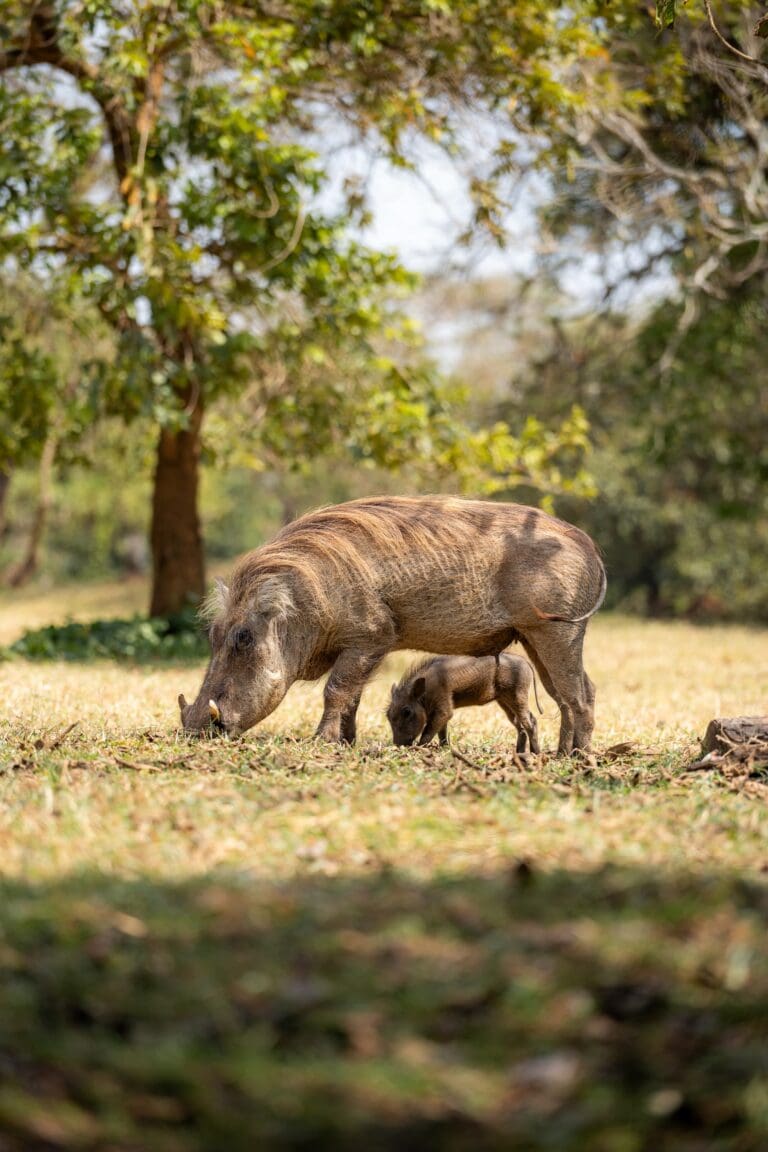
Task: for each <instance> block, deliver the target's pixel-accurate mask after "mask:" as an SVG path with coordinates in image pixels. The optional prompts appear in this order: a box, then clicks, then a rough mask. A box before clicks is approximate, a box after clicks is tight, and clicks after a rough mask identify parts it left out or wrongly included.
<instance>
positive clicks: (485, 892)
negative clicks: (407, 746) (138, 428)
mask: <svg viewBox="0 0 768 1152" xmlns="http://www.w3.org/2000/svg"><path fill="white" fill-rule="evenodd" d="M142 594H143V589H142V588H141V587H140V586H139V585H133V586H131V588H130V590H129V595H128V601H126V597H125V589H124V588H123V587H122V586H119V585H114V586H109V587H107V586H104V587H102V588H98V589H90V590H89V589H78V590H76V591H69V590H64V591H59V592H57V593H56V594H50V595H47V596H45V595H42V594H36V595H30V596H28V597H22V596H16V597H14V599H13V600H11V599H10V598H5V599H3V600H2V601H0V641H4V642H7V641H10V640H12V639H14V638H15V636H16V635H18V633H19V632H20V631H21V630H22V629H23V628H24V627H26V626H30V625H37V624H40V623H43V622H47V621H50V620H63V619H64V618H65V617H66V616H68V615H71V616H78V617H87V616H88V615H90V614H94V615H95V614H99V615H108V614H110V613H112V612H114V613H115V614H118V613H123V614H124V613H125V612H126V611H131V610H134V608H136V607H138V606H139V605H140V601H141V597H142ZM126 603H128V607H127V608H126ZM404 663H405V657H403V656H398V657H396V658H392V659H391V661H390V662H389V664H388V665H387V667H385V668H384V670H383V671H382V672H381V673H380V674H379V675H378V676H377V678H376V680H375V681H374V682H373V683H372V684H371V685H370V686H369V688H368V689H367V691H366V695H365V696H364V699H363V705H362V708H361V716H360V724H359V730H360V737H359V743H358V745H357V746H356V747H355V748H354V749H341V750H339V749H335V748H329V747H328V746H325V745H322V744H319V743H317V742H316V741H314V740H313V739H312V738H311V734H312V731H313V727H314V724H315V723H316V721H317V718H318V716H319V711H320V695H321V687H320V686H319V685H296V686H294V688H293V689H292V690H291V691H290V693H289V695H288V697H287V698H286V700H285V701H284V703H283V705H282V706H281V708H280V709H279V710H278V711H277V712H276V713H275V714H274V715H273V716H272V717H270V718H269V720H268V721H266V722H265V723H264V724H263V725H261V726H259V728H258V729H255V730H254V731H252V732H250V733H247V734H246V735H245V736H244V737H243V738H242V739H240V740H237V741H225V740H216V741H208V740H204V741H194V742H191V741H188V740H186V739H184V738H183V737H182V736H181V735H180V734H179V732H178V730H177V728H176V724H177V714H176V710H175V699H176V696H177V694H178V693H179V692H180V691H183V692H185V693H186V695H187V697H188V698H191V696H192V695H193V694H194V693H195V691H196V688H197V686H198V684H199V680H200V676H201V671H202V669H201V668H200V667H198V666H196V667H190V666H178V665H176V666H167V665H166V666H142V667H135V666H130V665H120V664H115V663H106V662H104V663H87V664H74V663H44V662H40V663H32V662H25V661H21V660H11V661H8V662H6V663H3V664H0V683H1V685H2V699H3V718H2V721H0V869H2V888H3V892H2V910H0V963H2V965H3V970H4V977H3V983H2V985H1V986H0V1064H1V1065H2V1068H3V1075H2V1077H0V1148H2V1149H5V1148H10V1149H16V1148H19V1149H22V1148H23V1149H27V1148H41V1149H42V1148H67V1149H68V1148H72V1149H116V1150H121V1152H122V1150H126V1152H127V1150H133V1149H137V1150H139V1149H161V1150H165V1149H168V1150H169V1152H176V1150H179V1152H188V1150H189V1152H193V1150H194V1152H196V1150H198V1149H199V1150H201V1152H202V1150H206V1152H207V1150H209V1149H210V1150H218V1149H223V1148H226V1149H228V1150H229V1149H241V1148H242V1149H243V1150H246V1149H248V1150H250V1149H255V1148H259V1149H260V1148H273V1147H274V1148H286V1149H288V1148H290V1149H293V1148H325V1147H328V1148H333V1149H336V1148H341V1149H347V1148H348V1149H353V1148H361V1147H366V1148H374V1149H377V1148H381V1149H388V1148H390V1147H392V1148H394V1147H395V1146H397V1147H398V1148H410V1147H413V1148H416V1147H417V1146H418V1147H420V1148H421V1147H429V1148H441V1149H442V1148H445V1149H450V1150H451V1152H453V1150H454V1149H461V1150H464V1149H467V1150H469V1149H486V1148H488V1149H500V1150H501V1149H509V1148H520V1149H557V1150H558V1152H559V1150H563V1152H576V1150H579V1152H580V1150H582V1149H584V1150H585V1152H586V1150H589V1152H592V1150H595V1152H644V1150H645V1149H646V1148H648V1149H650V1148H651V1147H653V1148H654V1149H662V1150H665V1149H670V1150H673V1149H674V1150H675V1152H677V1150H682V1152H688V1150H690V1152H699V1150H701V1152H705V1150H707V1152H708V1150H710V1149H718V1150H719V1149H723V1150H728V1152H751V1150H753V1149H754V1150H755V1152H757V1150H758V1149H764V1148H765V1147H768V946H767V945H766V928H768V887H766V883H765V880H766V874H767V873H768V781H766V780H765V779H764V778H763V777H761V776H760V774H757V775H756V776H755V777H754V778H753V777H744V776H733V775H729V776H722V775H719V774H717V773H713V772H695V773H691V774H687V773H686V772H685V767H686V766H687V765H688V764H689V763H690V762H691V761H692V760H694V759H695V758H696V752H697V748H698V738H699V737H700V735H701V734H702V733H703V731H704V728H705V727H706V723H707V721H708V720H709V719H710V718H711V717H712V716H715V715H733V714H750V713H751V714H756V713H760V712H764V711H765V710H766V705H765V701H766V698H768V632H766V631H759V630H751V629H747V628H737V627H707V628H700V627H694V626H692V625H687V624H682V623H680V624H677V623H648V622H643V621H637V620H630V619H623V618H611V617H610V616H607V615H606V616H601V617H598V618H597V619H596V620H595V621H594V622H593V623H592V625H591V628H590V632H589V636H588V650H587V667H588V669H589V671H590V674H591V675H592V678H593V679H594V680H595V681H596V683H597V685H598V701H597V715H598V721H597V729H596V733H595V749H596V755H595V756H594V757H593V758H592V759H591V760H590V761H589V762H588V763H586V764H583V763H580V762H575V761H574V762H570V761H566V762H557V761H554V760H552V759H551V758H549V757H547V756H546V755H545V756H543V757H542V759H541V761H540V762H539V763H536V764H529V765H527V766H522V767H521V766H518V765H517V764H516V763H515V761H514V757H513V755H512V750H513V748H514V733H513V731H512V730H511V729H510V727H509V726H508V724H507V722H506V720H505V719H504V717H503V715H502V714H501V712H500V711H498V710H497V709H496V708H495V707H489V708H485V709H471V710H466V711H465V712H463V713H460V714H459V715H457V716H456V718H455V719H454V722H453V725H452V736H453V742H454V743H453V747H454V750H455V751H456V752H458V753H459V754H460V755H459V756H457V755H455V754H454V751H451V750H448V751H440V750H438V749H437V748H433V749H427V750H399V749H394V748H393V747H392V746H391V745H389V744H388V742H387V730H386V724H385V719H384V706H385V701H386V696H387V691H388V685H389V683H390V681H391V680H392V678H393V676H395V675H397V674H399V672H400V671H401V670H402V668H403V666H404ZM542 703H543V704H544V707H545V713H546V714H545V716H544V717H542V718H541V721H540V723H541V727H542V732H543V738H544V739H543V744H544V747H545V748H552V746H553V744H554V743H555V739H556V731H557V715H556V709H555V707H554V704H553V703H552V702H551V701H550V700H549V699H548V698H547V697H546V695H545V694H543V693H542ZM625 742H630V743H631V748H630V749H627V750H625V751H624V752H623V753H621V754H619V755H618V756H617V755H616V754H614V753H610V754H609V755H607V756H606V755H604V754H603V753H605V751H606V750H607V749H610V748H612V747H613V746H615V745H617V744H619V743H625Z"/></svg>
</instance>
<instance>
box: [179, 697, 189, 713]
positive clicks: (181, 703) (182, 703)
mask: <svg viewBox="0 0 768 1152" xmlns="http://www.w3.org/2000/svg"><path fill="white" fill-rule="evenodd" d="M188 707H189V705H188V704H187V702H186V700H185V699H184V693H183V692H180V693H179V711H180V712H186V710H187V708H188Z"/></svg>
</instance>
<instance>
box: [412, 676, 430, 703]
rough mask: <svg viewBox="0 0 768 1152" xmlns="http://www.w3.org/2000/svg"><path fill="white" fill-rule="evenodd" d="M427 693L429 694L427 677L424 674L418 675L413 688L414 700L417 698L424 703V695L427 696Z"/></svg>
mask: <svg viewBox="0 0 768 1152" xmlns="http://www.w3.org/2000/svg"><path fill="white" fill-rule="evenodd" d="M426 694H427V681H426V680H425V678H424V677H423V676H417V677H416V679H415V680H414V682H413V687H412V689H411V695H412V696H413V698H414V700H417V701H418V702H419V704H423V703H424V697H425V696H426Z"/></svg>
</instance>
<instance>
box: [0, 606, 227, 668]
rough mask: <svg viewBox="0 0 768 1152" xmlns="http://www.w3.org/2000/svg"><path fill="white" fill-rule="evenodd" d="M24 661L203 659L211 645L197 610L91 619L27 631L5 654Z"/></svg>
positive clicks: (139, 661) (138, 661) (140, 661)
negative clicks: (161, 616) (164, 616)
mask: <svg viewBox="0 0 768 1152" xmlns="http://www.w3.org/2000/svg"><path fill="white" fill-rule="evenodd" d="M7 651H8V653H9V654H10V655H12V656H23V657H24V658H25V659H26V660H93V659H105V658H106V659H113V660H130V661H133V662H137V663H144V662H148V661H149V662H151V661H160V660H162V661H168V660H200V659H203V658H204V657H205V656H206V655H207V653H208V642H207V640H206V637H205V635H204V634H203V631H202V629H201V626H200V622H199V620H198V619H197V617H196V615H195V614H194V613H193V612H187V613H183V614H179V615H177V616H171V617H168V618H167V619H162V618H151V617H150V618H149V619H147V618H146V617H142V616H134V617H132V618H131V619H129V620H112V619H110V620H91V621H90V622H88V623H82V624H81V623H75V622H71V623H69V624H63V625H53V624H50V625H48V626H47V627H45V628H38V629H34V630H32V631H28V632H24V633H23V635H22V636H21V637H20V638H19V639H18V640H16V641H14V643H13V644H12V645H11V646H10V648H9V649H8V650H7Z"/></svg>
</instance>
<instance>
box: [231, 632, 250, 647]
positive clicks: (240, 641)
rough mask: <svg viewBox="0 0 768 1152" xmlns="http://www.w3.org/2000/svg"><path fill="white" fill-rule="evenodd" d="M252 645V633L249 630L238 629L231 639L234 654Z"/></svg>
mask: <svg viewBox="0 0 768 1152" xmlns="http://www.w3.org/2000/svg"><path fill="white" fill-rule="evenodd" d="M252 643H253V632H251V630H250V628H238V629H237V631H236V632H235V634H234V636H233V637H232V647H233V648H234V650H235V652H244V651H245V649H246V648H250V646H251V644H252Z"/></svg>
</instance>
